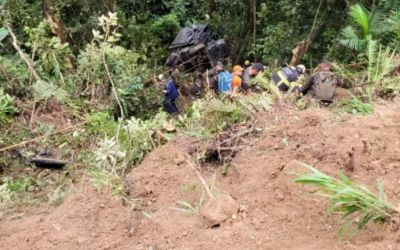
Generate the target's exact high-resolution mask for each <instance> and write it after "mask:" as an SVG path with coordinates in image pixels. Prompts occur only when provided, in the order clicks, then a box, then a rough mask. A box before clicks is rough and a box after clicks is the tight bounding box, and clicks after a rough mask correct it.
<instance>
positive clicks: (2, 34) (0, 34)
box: [0, 28, 8, 42]
mask: <svg viewBox="0 0 400 250" xmlns="http://www.w3.org/2000/svg"><path fill="white" fill-rule="evenodd" d="M7 35H8V30H7V29H6V28H0V42H1V41H3V40H4V38H6V37H7Z"/></svg>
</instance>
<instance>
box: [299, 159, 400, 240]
mask: <svg viewBox="0 0 400 250" xmlns="http://www.w3.org/2000/svg"><path fill="white" fill-rule="evenodd" d="M302 165H303V166H304V167H305V168H306V169H307V170H309V171H310V172H309V173H307V174H301V175H300V174H299V175H298V177H297V178H296V179H295V182H296V183H300V184H305V185H310V186H314V187H317V188H318V190H319V192H318V193H317V194H318V195H319V196H321V197H323V198H326V199H328V200H329V207H328V213H329V214H332V213H339V214H342V217H341V218H342V220H343V222H344V224H343V226H342V227H341V229H340V231H339V235H340V236H343V235H344V234H345V233H346V232H347V231H348V230H350V229H352V230H351V235H352V236H353V235H354V234H355V233H357V232H358V231H359V230H361V229H363V228H364V227H365V226H366V225H367V224H368V223H371V222H373V223H380V224H381V223H385V222H387V221H388V220H389V219H390V218H391V217H392V216H393V215H394V214H396V213H398V212H397V211H396V210H395V209H394V207H393V206H392V205H390V204H389V203H387V202H386V201H385V200H384V192H383V187H382V185H381V183H380V182H378V190H379V195H375V194H374V193H372V192H371V191H369V190H368V189H367V188H366V187H365V186H363V185H359V184H356V183H354V182H352V181H351V180H350V179H349V178H348V177H347V176H345V175H344V174H343V173H340V174H339V178H338V179H337V178H334V177H331V176H329V175H326V174H324V173H322V172H320V171H319V170H317V169H315V168H313V167H312V166H310V165H307V164H302Z"/></svg>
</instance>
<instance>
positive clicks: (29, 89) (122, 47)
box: [0, 0, 400, 212]
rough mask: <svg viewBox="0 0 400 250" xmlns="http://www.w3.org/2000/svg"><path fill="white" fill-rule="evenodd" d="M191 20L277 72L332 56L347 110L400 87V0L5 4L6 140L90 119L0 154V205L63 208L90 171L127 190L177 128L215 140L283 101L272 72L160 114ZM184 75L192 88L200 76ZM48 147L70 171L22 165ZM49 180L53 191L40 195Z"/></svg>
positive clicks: (239, 54)
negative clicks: (345, 84)
mask: <svg viewBox="0 0 400 250" xmlns="http://www.w3.org/2000/svg"><path fill="white" fill-rule="evenodd" d="M345 13H348V14H345ZM194 23H207V24H209V25H210V26H211V27H212V28H213V29H214V30H215V31H216V32H217V33H218V34H219V35H220V36H222V37H224V38H225V40H226V41H227V42H228V44H229V46H230V51H231V52H230V53H231V55H230V62H231V64H233V63H241V64H243V63H244V61H245V60H250V61H259V62H263V63H264V64H266V65H267V66H268V67H269V68H270V69H272V68H275V67H279V66H283V65H286V64H289V63H290V60H291V58H292V50H293V49H295V48H296V49H297V51H298V52H299V57H298V59H292V60H294V61H292V62H293V63H296V62H300V61H301V62H302V63H304V64H306V65H307V66H308V67H309V68H311V67H314V66H316V64H317V63H318V61H320V60H321V59H323V58H328V59H330V60H331V61H335V62H336V64H335V65H336V66H335V68H336V71H337V73H338V74H340V75H341V76H342V77H344V78H345V79H347V80H348V81H351V82H352V83H353V86H354V94H355V95H357V97H354V98H351V99H347V100H344V101H343V102H342V103H339V104H338V106H337V107H338V110H340V111H344V112H349V113H362V114H368V113H371V112H373V105H372V104H371V102H372V101H373V99H374V98H375V97H376V96H379V97H384V98H391V97H393V96H395V95H397V93H398V92H399V91H400V87H399V84H398V80H397V78H396V77H395V76H393V75H391V73H392V72H393V70H394V67H395V66H396V65H399V60H400V58H399V50H400V42H399V41H400V2H399V1H397V0H381V1H372V0H363V1H353V0H319V1H313V0H296V1H292V0H281V1H272V0H262V1H261V0H260V1H256V0H251V1H238V0H231V1H226V0H209V1H193V0H188V1H183V0H165V1H155V0H139V1H135V0H107V1H94V0H80V1H77V0H0V133H1V136H0V148H2V147H3V146H4V147H5V146H9V145H13V144H16V143H18V142H21V141H24V140H28V139H32V138H35V137H37V136H42V135H49V134H51V133H53V132H54V131H56V130H57V129H60V128H63V125H65V124H63V122H67V123H69V124H68V125H72V124H76V123H78V122H82V121H84V122H85V125H83V126H81V127H80V128H79V129H77V130H75V131H74V132H71V133H69V134H60V135H57V136H54V137H45V140H39V141H37V142H36V145H34V146H28V147H26V148H24V149H21V150H19V149H18V150H16V151H12V152H11V153H10V155H11V156H10V155H8V154H4V152H1V151H0V154H2V155H0V170H1V172H2V176H3V178H2V180H1V181H0V212H1V211H6V210H7V209H8V208H10V207H12V206H14V205H16V204H19V203H23V204H24V203H31V202H37V201H41V200H46V201H49V202H50V203H52V204H56V203H58V202H59V201H60V200H61V198H62V197H63V196H64V195H65V194H66V193H67V192H68V190H69V185H68V184H69V182H72V181H74V180H76V179H75V177H76V176H80V174H81V173H82V172H85V173H87V174H88V175H89V176H90V177H91V180H92V181H93V183H94V184H95V185H96V186H98V187H102V186H110V187H111V189H112V191H113V193H114V194H116V195H119V196H123V187H122V177H123V176H124V175H125V174H126V172H127V171H128V170H129V169H130V168H132V167H133V166H135V165H136V164H138V163H139V162H140V161H141V160H142V158H143V156H144V155H145V154H146V153H148V152H150V151H151V150H152V149H154V148H155V147H156V146H158V145H160V144H162V143H165V142H166V141H168V140H169V139H171V138H173V137H174V136H177V135H188V136H197V137H202V138H205V137H212V136H213V135H215V134H217V133H218V132H220V131H222V130H223V129H225V128H226V127H227V125H228V124H232V123H241V122H244V121H246V120H248V119H250V118H251V117H252V116H253V115H254V113H255V112H256V111H261V110H265V109H266V108H268V106H269V105H270V104H271V101H272V100H273V99H274V98H278V99H282V96H280V95H279V94H278V93H275V95H269V96H267V94H266V93H269V94H271V93H270V92H271V89H270V88H269V78H267V77H260V78H259V79H256V81H255V83H256V84H259V85H260V87H261V88H263V89H264V90H265V91H266V93H264V94H261V95H255V96H252V97H243V98H239V101H238V100H236V99H233V100H231V99H228V98H226V99H220V98H217V97H212V96H206V97H205V99H203V100H196V101H194V102H193V103H192V104H191V105H188V104H187V103H182V106H184V107H185V109H184V112H183V113H182V115H180V116H179V117H176V118H173V119H171V117H169V116H168V115H167V114H165V113H164V112H162V111H161V107H162V98H163V94H162V91H161V89H162V86H160V84H159V83H157V82H156V81H155V76H156V75H158V74H159V73H163V72H168V69H166V68H165V67H164V63H165V60H166V58H167V56H168V46H169V44H170V43H171V42H172V41H173V39H174V37H175V35H176V34H177V32H178V31H179V30H180V28H181V27H184V26H186V25H190V24H194ZM270 74H271V70H267V72H266V76H269V75H270ZM183 78H184V79H185V82H186V84H188V85H191V84H192V76H191V75H189V74H184V75H183ZM272 92H273V91H272ZM297 105H298V107H299V108H304V107H302V103H301V101H299V102H298V103H297ZM119 109H121V110H123V113H122V115H120V116H121V118H122V119H120V120H117V119H114V118H116V117H115V116H118V115H119V114H116V113H118V112H115V110H119ZM60 114H61V116H57V115H60ZM49 115H50V116H49ZM61 118H62V119H61ZM60 119H61V120H60ZM60 123H61V124H60ZM48 149H51V151H53V154H54V155H56V156H57V157H58V158H63V159H69V160H70V161H71V162H72V164H70V167H69V168H68V170H66V171H64V172H62V173H56V174H54V173H53V174H50V175H47V174H43V172H41V171H39V170H37V169H34V168H33V169H32V168H27V167H25V166H26V165H27V164H26V161H25V159H27V158H29V157H30V156H32V154H41V153H42V151H46V150H48ZM93 163H94V164H93ZM28 165H29V164H28ZM88 165H89V167H88ZM66 180H68V181H66ZM49 186H51V187H55V188H52V191H51V192H41V191H43V190H45V189H46V187H49ZM43 193H45V195H43ZM36 194H40V195H36ZM33 197H35V198H33ZM38 197H39V198H38Z"/></svg>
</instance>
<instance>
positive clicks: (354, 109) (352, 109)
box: [339, 97, 374, 115]
mask: <svg viewBox="0 0 400 250" xmlns="http://www.w3.org/2000/svg"><path fill="white" fill-rule="evenodd" d="M339 111H342V112H346V113H351V114H361V115H369V114H371V113H373V112H374V107H373V106H372V104H371V103H364V102H362V101H361V100H360V99H358V98H356V97H353V98H351V99H343V100H341V101H340V103H339Z"/></svg>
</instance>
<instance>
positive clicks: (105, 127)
mask: <svg viewBox="0 0 400 250" xmlns="http://www.w3.org/2000/svg"><path fill="white" fill-rule="evenodd" d="M88 120H89V125H87V128H88V132H89V133H90V134H93V135H101V136H103V137H111V136H113V135H114V134H115V132H116V130H117V123H116V122H115V121H114V119H113V117H112V116H111V115H110V113H109V112H105V111H103V112H96V113H92V114H90V116H89V119H88Z"/></svg>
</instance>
